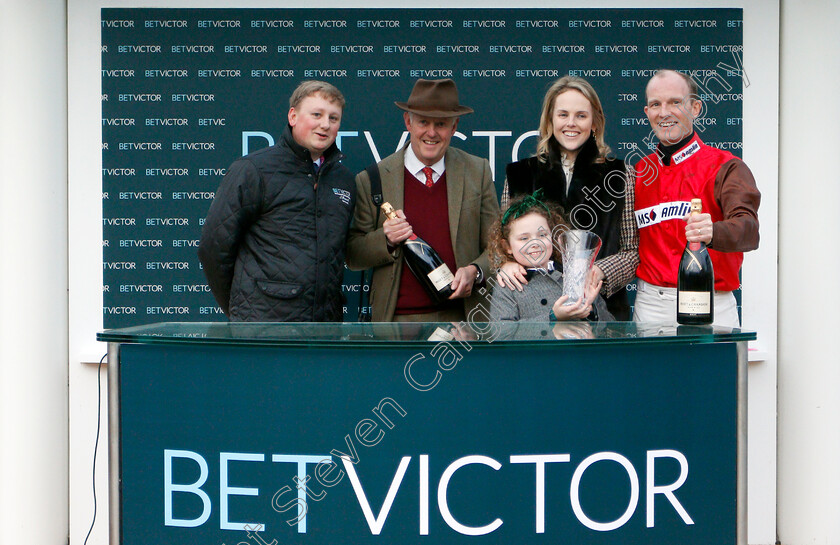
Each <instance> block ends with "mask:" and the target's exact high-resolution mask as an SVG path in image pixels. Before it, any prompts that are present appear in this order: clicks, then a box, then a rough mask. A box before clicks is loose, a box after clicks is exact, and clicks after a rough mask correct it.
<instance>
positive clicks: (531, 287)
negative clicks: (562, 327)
mask: <svg viewBox="0 0 840 545" xmlns="http://www.w3.org/2000/svg"><path fill="white" fill-rule="evenodd" d="M562 295H563V273H561V272H560V271H552V272H551V273H549V274H544V273H540V272H535V271H529V278H528V284H527V285H526V286H525V287H524V289H523V291H518V290H509V289H508V288H503V287H501V286H496V287H494V288H493V294H492V295H491V299H492V300H491V301H490V320H491V321H493V322H498V321H523V322H548V321H549V320H550V313H551V308H552V307H553V306H554V303H555V302H556V301H557V300H558V299H559V298H560V297H561V296H562ZM592 306H593V308H594V309H595V311H596V315H597V318H598V321H599V322H613V321H615V318H614V317H613V315H612V314H610V311H609V310H607V304H606V302H605V301H604V298H603V297H601V295H600V294H599V295H598V297H597V298H596V299H595V302H594V303H593V305H592Z"/></svg>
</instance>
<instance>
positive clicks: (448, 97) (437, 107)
mask: <svg viewBox="0 0 840 545" xmlns="http://www.w3.org/2000/svg"><path fill="white" fill-rule="evenodd" d="M394 104H396V105H397V108H399V109H400V110H405V111H406V112H412V113H415V114H418V115H423V116H426V117H457V116H459V115H465V114H471V113H473V109H472V108H470V107H468V106H461V105H460V104H458V88H457V87H455V82H454V81H452V80H451V79H431V80H430V79H418V80H417V83H415V84H414V89H412V90H411V95H410V96H409V97H408V102H394Z"/></svg>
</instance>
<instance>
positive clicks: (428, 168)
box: [423, 167, 435, 187]
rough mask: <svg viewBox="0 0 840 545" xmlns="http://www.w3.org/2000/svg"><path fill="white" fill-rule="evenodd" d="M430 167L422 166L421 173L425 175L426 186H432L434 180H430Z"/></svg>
mask: <svg viewBox="0 0 840 545" xmlns="http://www.w3.org/2000/svg"><path fill="white" fill-rule="evenodd" d="M432 172H433V171H432V167H423V174H425V175H426V187H432V186H433V185H435V182H434V181H432Z"/></svg>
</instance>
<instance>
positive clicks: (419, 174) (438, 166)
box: [404, 144, 445, 184]
mask: <svg viewBox="0 0 840 545" xmlns="http://www.w3.org/2000/svg"><path fill="white" fill-rule="evenodd" d="M444 159H445V157H441V158H440V161H438V162H437V163H435V164H433V165H431V167H432V170H433V171H434V172H432V182H435V183H436V182H437V181H438V180H440V177H441V176H443V171H444V170H445V166H444V164H443V160H444ZM404 163H405V168H407V169H408V171H409V172H410V173H411V174H412V175H414V177H415V178H417V179H418V180H419V181H420V182H421V183H424V184H425V183H426V175H425V174H423V169H424V168H426V165H424V164H423V163H422V162H421V161H420V159H418V158H417V156H416V155H414V150H413V149H411V145H410V144H409V145H408V147H407V148H406V150H405V159H404Z"/></svg>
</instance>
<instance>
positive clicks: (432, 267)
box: [382, 202, 455, 304]
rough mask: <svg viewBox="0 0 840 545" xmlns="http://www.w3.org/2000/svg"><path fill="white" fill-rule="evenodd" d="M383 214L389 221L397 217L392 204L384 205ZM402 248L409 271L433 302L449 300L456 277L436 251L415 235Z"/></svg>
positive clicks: (405, 241)
mask: <svg viewBox="0 0 840 545" xmlns="http://www.w3.org/2000/svg"><path fill="white" fill-rule="evenodd" d="M382 212H383V213H384V214H385V216H386V217H387V218H388V219H394V218H396V217H397V212H396V210H394V207H393V206H391V204H390V203H387V202H385V203H382ZM402 246H403V257H404V258H405V262H406V263H407V264H408V268H409V270H410V271H411V272H412V273H413V274H414V276H415V277H416V278H417V281H418V282H420V285H421V286H423V289H424V290H426V293H427V294H428V295H429V297H430V298H431V299H432V301H434V303H435V304H439V303H441V302H443V301H445V300H446V299H448V298H449V296H450V295H452V287H451V284H452V281H453V280H455V275H453V274H452V271H451V270H450V269H449V267H448V266H447V265H446V263H444V262H443V259H441V258H440V255H438V253H437V252H436V251H435V249H434V248H432V247H431V246H429V244H428V243H427V242H426V241H425V240H423V239H422V238H420V237H418V236H417V235H416V234H414V233H412V234H411V236H410V237H409V238H408V239H406V240H404V241H403V243H402Z"/></svg>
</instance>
